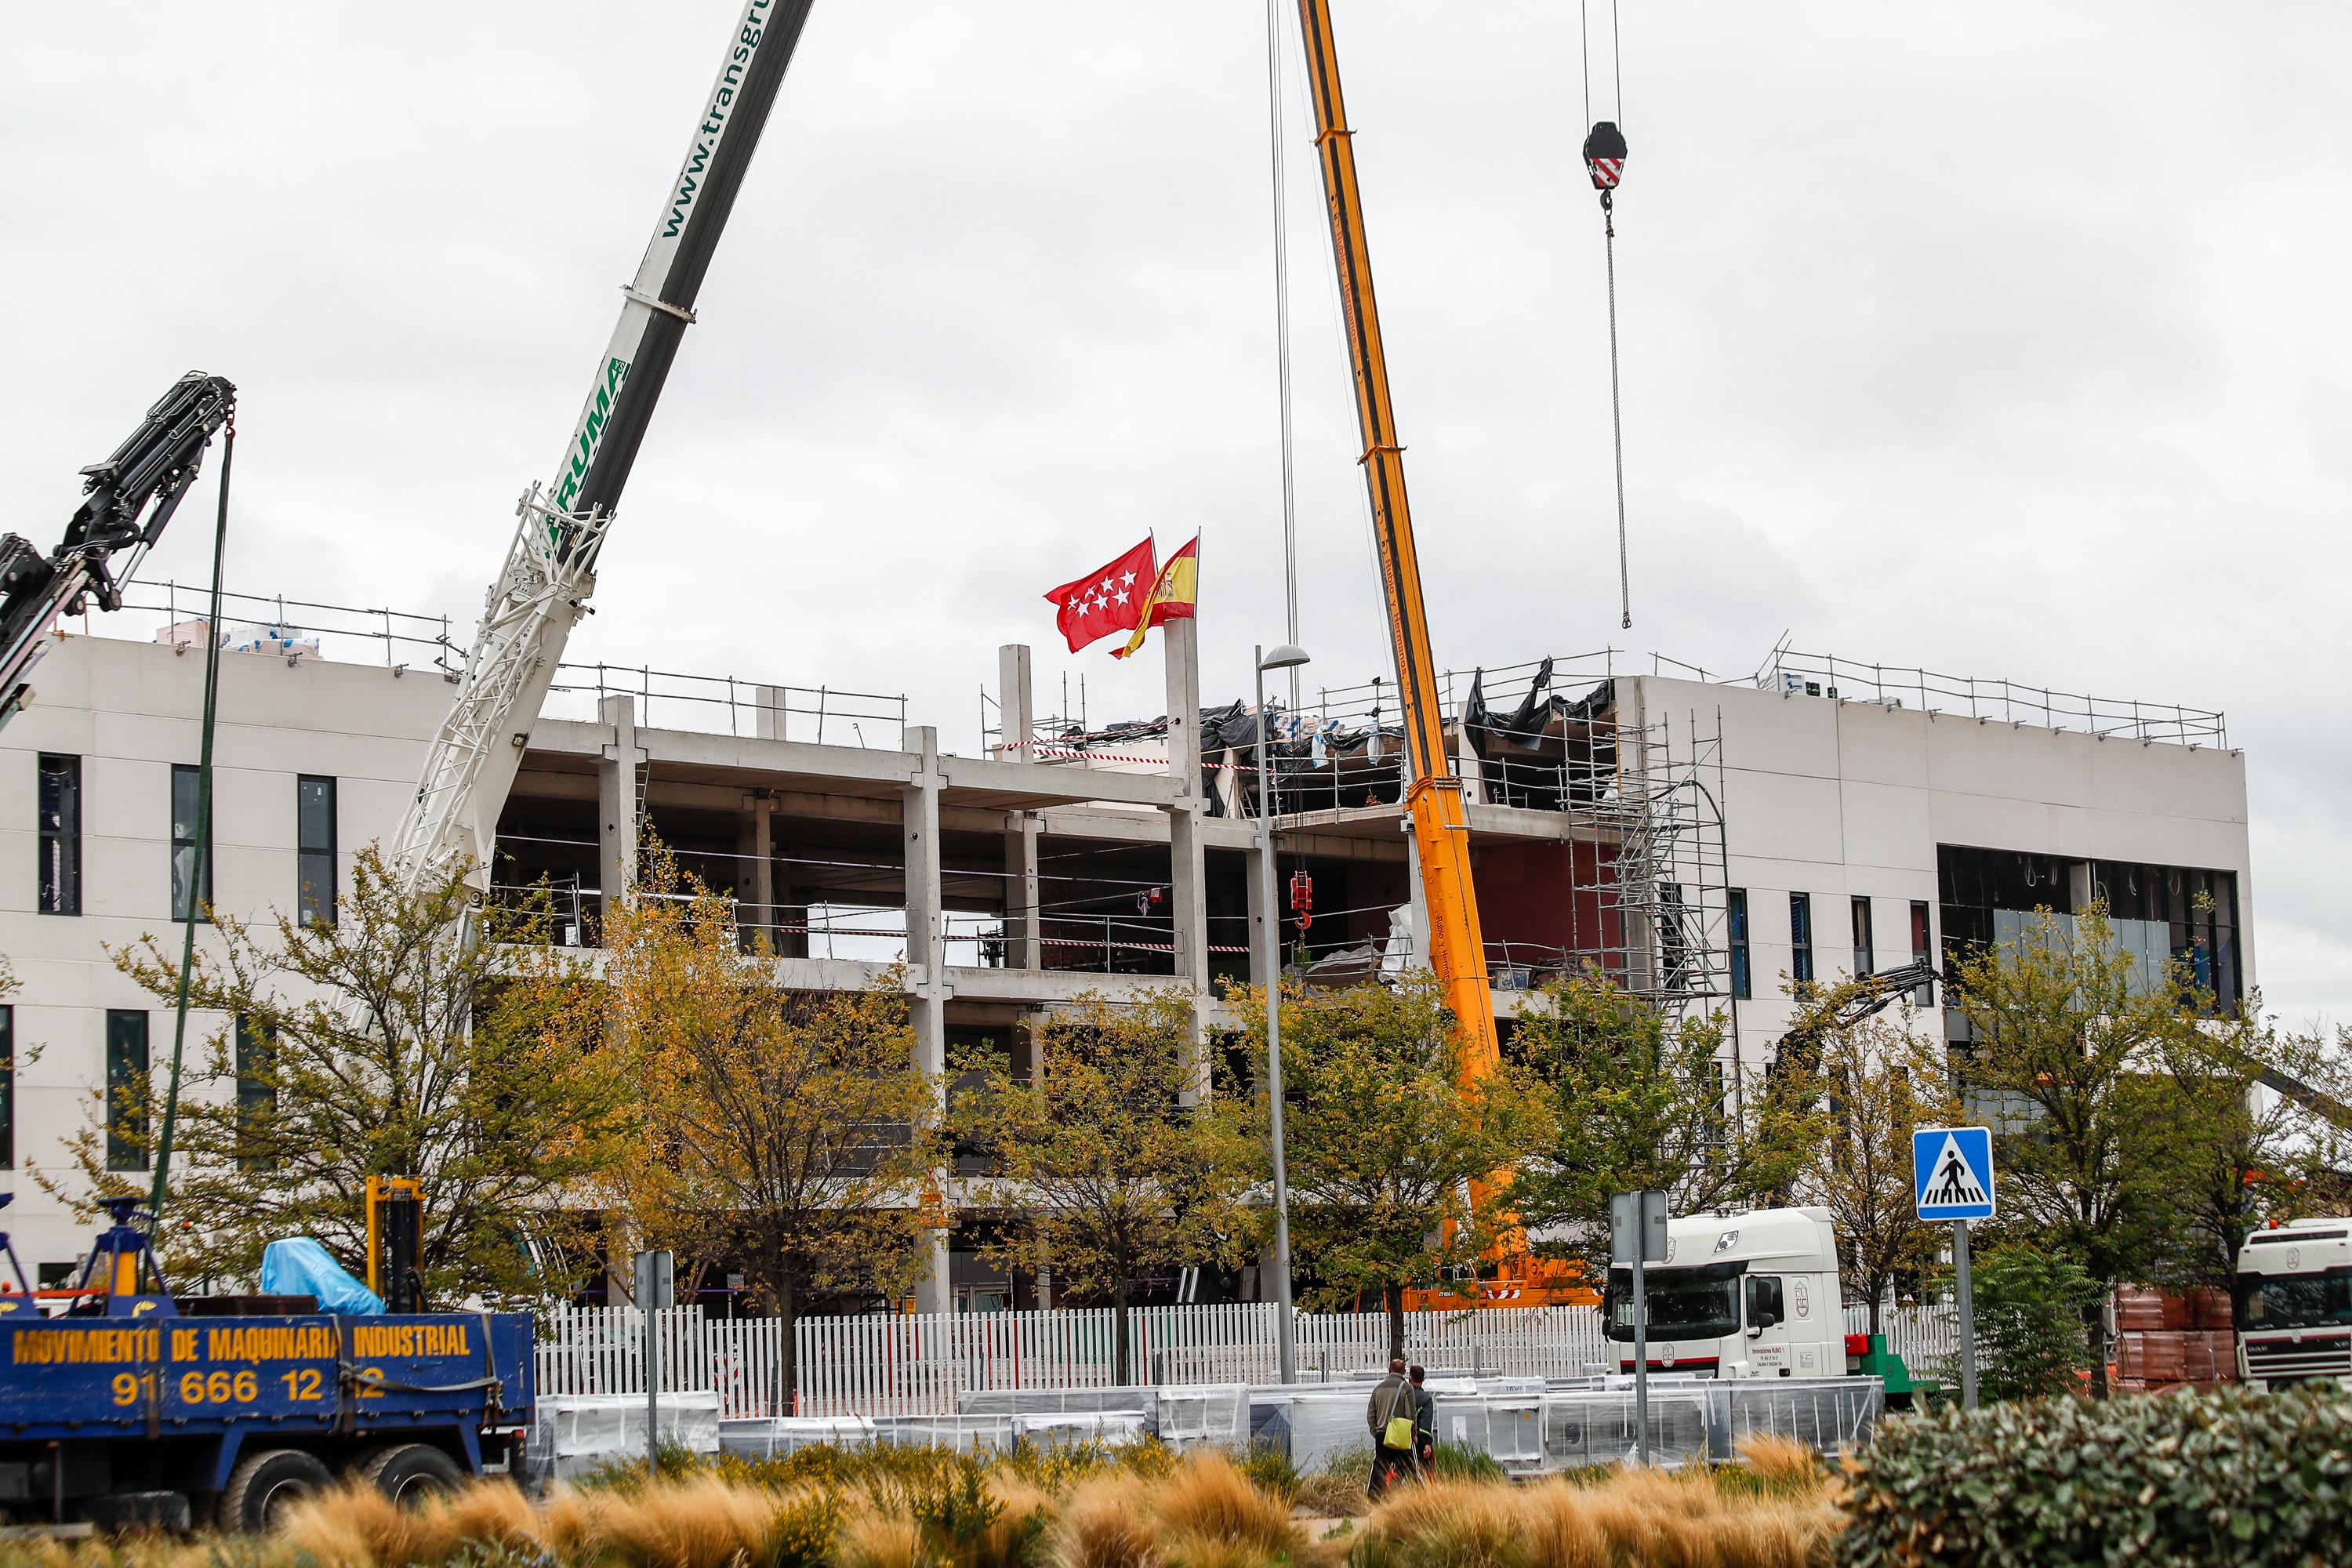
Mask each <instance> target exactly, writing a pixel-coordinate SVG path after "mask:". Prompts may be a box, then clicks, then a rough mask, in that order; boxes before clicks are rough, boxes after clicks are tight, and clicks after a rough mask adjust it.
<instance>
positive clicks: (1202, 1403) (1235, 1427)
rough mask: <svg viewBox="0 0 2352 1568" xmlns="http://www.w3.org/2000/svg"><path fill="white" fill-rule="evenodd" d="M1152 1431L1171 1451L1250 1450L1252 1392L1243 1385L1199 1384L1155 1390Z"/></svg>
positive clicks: (1246, 1385) (1247, 1386)
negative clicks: (1195, 1449)
mask: <svg viewBox="0 0 2352 1568" xmlns="http://www.w3.org/2000/svg"><path fill="white" fill-rule="evenodd" d="M1154 1393H1155V1400H1154V1403H1155V1405H1156V1406H1157V1412H1158V1415H1157V1420H1156V1422H1155V1424H1154V1426H1152V1428H1151V1429H1152V1430H1153V1431H1154V1432H1156V1433H1157V1434H1158V1435H1159V1437H1160V1441H1161V1442H1163V1443H1165V1444H1167V1445H1168V1446H1169V1447H1171V1448H1179V1449H1181V1448H1192V1447H1213V1448H1246V1447H1249V1440H1250V1391H1249V1385H1248V1384H1241V1383H1195V1384H1182V1385H1180V1386H1174V1387H1169V1388H1161V1389H1158V1390H1156V1391H1154Z"/></svg>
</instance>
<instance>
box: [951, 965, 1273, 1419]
mask: <svg viewBox="0 0 2352 1568" xmlns="http://www.w3.org/2000/svg"><path fill="white" fill-rule="evenodd" d="M1036 1058H1037V1063H1038V1069H1037V1071H1036V1073H1035V1074H1034V1076H1032V1077H1026V1078H1024V1077H1016V1076H1015V1075H1014V1074H1013V1070H1012V1066H1011V1064H1010V1062H1009V1061H1007V1060H1006V1059H1005V1058H1003V1056H1001V1055H998V1054H997V1053H995V1052H993V1051H979V1052H973V1053H971V1054H969V1055H967V1056H966V1057H965V1058H962V1059H961V1061H960V1062H959V1063H958V1064H957V1066H958V1068H959V1071H960V1074H961V1075H962V1076H964V1077H965V1078H966V1079H967V1080H968V1081H973V1087H971V1088H967V1089H964V1090H963V1091H962V1092H961V1093H959V1094H958V1095H957V1096H956V1099H955V1106H954V1114H953V1124H954V1129H955V1135H956V1140H957V1142H958V1143H959V1144H960V1145H961V1146H963V1147H965V1148H967V1149H970V1150H971V1152H974V1153H976V1154H977V1155H979V1156H980V1157H981V1158H982V1160H983V1161H985V1162H987V1163H988V1164H989V1165H990V1167H991V1170H990V1173H988V1174H985V1175H982V1176H977V1177H974V1178H971V1179H969V1180H968V1181H967V1182H966V1183H965V1192H966V1195H967V1197H968V1198H969V1199H971V1201H972V1202H974V1203H976V1204H979V1205H983V1206H988V1207H992V1208H993V1209H995V1210H996V1211H997V1212H998V1214H999V1215H1000V1216H1001V1222H1002V1223H1001V1225H1000V1226H999V1228H998V1230H997V1233H996V1234H997V1239H996V1240H995V1241H993V1242H992V1243H991V1244H990V1245H988V1246H987V1247H983V1248H982V1256H984V1257H986V1258H989V1259H990V1261H991V1262H992V1263H994V1264H995V1265H997V1266H999V1267H1006V1268H1038V1267H1041V1266H1042V1267H1045V1268H1051V1269H1052V1270H1053V1272H1054V1278H1055V1282H1056V1284H1057V1285H1060V1286H1066V1287H1068V1288H1071V1289H1077V1290H1080V1291H1085V1292H1087V1293H1091V1294H1102V1295H1108V1297H1109V1298H1110V1300H1111V1304H1112V1305H1113V1306H1114V1307H1115V1308H1117V1309H1118V1320H1117V1321H1118V1327H1117V1331H1116V1356H1117V1362H1118V1378H1119V1380H1120V1381H1121V1382H1123V1383H1124V1382H1128V1381H1131V1380H1132V1377H1133V1374H1134V1370H1135V1369H1134V1367H1133V1365H1132V1364H1131V1363H1132V1356H1133V1343H1134V1338H1133V1333H1132V1326H1131V1323H1130V1321H1129V1319H1130V1313H1129V1303H1130V1300H1131V1298H1132V1292H1133V1290H1134V1287H1135V1284H1136V1281H1137V1280H1139V1279H1142V1278H1143V1277H1145V1276H1147V1275H1149V1274H1151V1273H1154V1272H1157V1271H1160V1270H1161V1269H1168V1268H1175V1267H1178V1266H1181V1265H1186V1264H1199V1263H1206V1262H1211V1261H1215V1262H1222V1263H1227V1264H1232V1263H1237V1262H1239V1261H1240V1260H1241V1259H1242V1258H1244V1257H1246V1256H1248V1254H1249V1252H1250V1251H1251V1249H1252V1248H1253V1247H1255V1244H1256V1240H1257V1237H1258V1232H1259V1225H1258V1221H1257V1216H1256V1215H1255V1213H1254V1212H1253V1211H1252V1210H1251V1209H1250V1208H1249V1206H1248V1205H1247V1203H1246V1198H1247V1196H1248V1194H1249V1191H1250V1189H1251V1187H1252V1185H1253V1184H1255V1180H1256V1178H1257V1176H1258V1173H1259V1169H1260V1163H1259V1155H1260V1145H1259V1143H1258V1142H1257V1141H1256V1140H1255V1139H1254V1138H1253V1137H1252V1135H1251V1126H1252V1122H1251V1118H1250V1116H1249V1112H1248V1109H1247V1107H1245V1106H1244V1105H1242V1104H1239V1103H1237V1102H1235V1101H1234V1100H1231V1099H1230V1098H1229V1097H1223V1098H1218V1097H1213V1098H1212V1099H1211V1100H1209V1101H1208V1102H1207V1103H1205V1104H1200V1105H1194V1104H1189V1103H1187V1100H1188V1098H1189V1095H1190V1091H1191V1089H1192V1085H1193V1083H1194V1077H1193V1070H1192V1069H1193V1065H1194V1047H1193V1046H1192V1000H1191V998H1190V997H1189V996H1187V995H1186V994H1183V993H1181V992H1177V991H1172V990H1171V991H1162V992H1154V993H1149V994H1145V995H1143V996H1141V997H1139V998H1138V999H1137V1000H1135V1001H1134V1002H1132V1003H1129V1004H1124V1005H1120V1004H1114V1003H1112V1002H1109V1001H1108V1000H1106V999H1105V998H1103V997H1101V996H1099V995H1096V994H1086V995H1082V996H1080V997H1079V998H1077V1000H1076V1001H1075V1002H1073V1003H1072V1004H1070V1005H1068V1006H1066V1007H1058V1008H1055V1010H1054V1011H1053V1012H1052V1013H1050V1014H1049V1015H1047V1016H1046V1018H1045V1022H1044V1023H1043V1024H1042V1025H1040V1026H1037V1030H1036Z"/></svg>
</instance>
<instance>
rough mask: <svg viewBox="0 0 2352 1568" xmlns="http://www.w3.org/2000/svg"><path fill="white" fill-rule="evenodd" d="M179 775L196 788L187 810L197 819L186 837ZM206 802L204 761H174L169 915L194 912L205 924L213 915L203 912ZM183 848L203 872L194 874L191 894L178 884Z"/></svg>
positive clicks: (207, 880) (209, 895) (208, 860)
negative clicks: (182, 828) (194, 885)
mask: <svg viewBox="0 0 2352 1568" xmlns="http://www.w3.org/2000/svg"><path fill="white" fill-rule="evenodd" d="M182 779H186V780H187V781H189V785H190V787H191V788H192V789H194V791H195V795H194V804H193V805H192V807H191V810H190V813H189V815H190V816H193V817H194V818H195V819H196V821H195V832H194V837H187V838H183V837H181V836H180V781H181V780H182ZM205 805H206V803H205V796H204V768H203V765H202V764H200V763H173V764H172V796H171V809H172V817H171V824H170V826H171V830H172V858H171V882H170V886H169V888H168V889H167V893H168V896H169V897H170V899H171V903H172V919H173V921H186V920H187V919H188V918H189V917H190V916H191V915H192V914H193V915H194V918H195V919H196V920H198V921H202V922H204V923H205V924H207V925H209V924H210V923H211V922H212V916H210V915H209V914H207V913H205V906H206V905H208V904H210V903H211V902H212V901H213V846H212V837H213V834H212V826H213V825H212V823H211V822H210V821H209V820H207V818H209V817H210V816H211V813H210V812H209V811H208V810H206V809H205ZM183 850H186V851H188V852H189V853H190V854H192V855H194V857H195V861H194V864H195V865H196V867H197V868H199V869H200V870H201V872H202V875H200V876H198V877H197V878H196V882H197V883H198V886H197V887H196V888H195V889H194V890H193V896H191V894H190V892H189V890H188V889H184V888H183V887H182V886H181V880H180V853H181V851H183Z"/></svg>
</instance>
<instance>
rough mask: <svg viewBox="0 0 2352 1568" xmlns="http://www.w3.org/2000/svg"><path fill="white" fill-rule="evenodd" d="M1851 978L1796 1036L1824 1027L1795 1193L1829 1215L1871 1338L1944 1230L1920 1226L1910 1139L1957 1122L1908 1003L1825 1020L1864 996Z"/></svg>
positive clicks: (1811, 1005)
mask: <svg viewBox="0 0 2352 1568" xmlns="http://www.w3.org/2000/svg"><path fill="white" fill-rule="evenodd" d="M1862 984H1863V983H1861V982H1853V981H1849V982H1847V983H1845V984H1839V985H1833V986H1827V987H1823V988H1821V989H1819V990H1816V991H1813V992H1811V993H1809V994H1807V995H1806V996H1805V997H1804V999H1803V1001H1802V1002H1801V1005H1800V1007H1799V1010H1798V1016H1797V1018H1796V1020H1795V1021H1794V1022H1793V1023H1792V1024H1791V1026H1790V1033H1791V1034H1796V1033H1799V1032H1801V1031H1804V1030H1806V1029H1808V1028H1809V1027H1811V1026H1815V1025H1816V1024H1817V1023H1818V1024H1819V1025H1820V1027H1819V1032H1818V1035H1817V1038H1818V1041H1819V1060H1818V1061H1817V1062H1816V1063H1813V1064H1811V1068H1812V1076H1813V1078H1814V1079H1815V1091H1816V1092H1817V1093H1818V1095H1819V1096H1820V1099H1819V1101H1818V1105H1819V1115H1818V1118H1817V1123H1816V1124H1817V1126H1818V1128H1819V1132H1818V1136H1817V1137H1816V1138H1815V1139H1814V1141H1813V1142H1812V1146H1811V1150H1810V1151H1809V1152H1808V1156H1807V1159H1806V1163H1805V1167H1804V1170H1803V1172H1802V1173H1801V1175H1800V1176H1799V1177H1798V1179H1797V1183H1796V1187H1797V1191H1798V1193H1799V1194H1801V1196H1803V1197H1804V1198H1806V1199H1807V1200H1808V1201H1811V1202H1814V1203H1818V1204H1820V1205H1822V1206H1823V1207H1825V1208H1827V1209H1828V1210H1829V1211H1830V1219H1831V1222H1832V1224H1833V1225H1834V1226H1836V1228H1837V1237H1838V1261H1839V1266H1840V1270H1841V1272H1842V1274H1843V1277H1844V1285H1845V1295H1846V1299H1847V1300H1849V1301H1856V1302H1861V1303H1863V1304H1864V1305H1865V1306H1866V1307H1867V1308H1868V1309H1869V1311H1870V1331H1871V1332H1873V1333H1876V1332H1877V1331H1879V1328H1880V1326H1881V1324H1880V1310H1881V1307H1882V1304H1883V1303H1884V1302H1885V1299H1886V1296H1887V1294H1888V1292H1889V1290H1890V1289H1892V1287H1893V1284H1894V1281H1895V1277H1896V1276H1897V1275H1898V1274H1903V1273H1915V1272H1922V1271H1924V1270H1925V1269H1926V1268H1927V1267H1928V1266H1929V1265H1930V1264H1931V1263H1932V1262H1933V1260H1934V1257H1935V1249H1936V1243H1937V1237H1938V1231H1939V1227H1937V1226H1934V1225H1930V1224H1923V1223H1922V1222H1921V1221H1920V1219H1919V1216H1918V1210H1917V1206H1916V1201H1915V1194H1914V1190H1913V1182H1912V1169H1911V1134H1912V1133H1913V1131H1916V1130H1917V1129H1919V1128H1922V1127H1948V1126H1952V1125H1954V1124H1956V1123H1957V1122H1958V1120H1959V1105H1958V1100H1957V1099H1956V1098H1955V1097H1954V1095H1953V1094H1952V1089H1951V1075H1950V1073H1949V1072H1948V1070H1947V1068H1946V1067H1945V1065H1944V1062H1943V1059H1942V1057H1943V1053H1942V1050H1941V1047H1940V1042H1930V1041H1928V1040H1926V1039H1923V1038H1921V1037H1920V1036H1919V1034H1918V1031H1917V1026H1916V1025H1917V1020H1916V1017H1915V1016H1914V1014H1913V1012H1912V1009H1911V1008H1910V1006H1909V1005H1907V1004H1905V1005H1903V1006H1902V1007H1901V1010H1900V1011H1899V1012H1896V1013H1895V1014H1893V1015H1891V1016H1890V1015H1889V1014H1885V1013H1881V1014H1878V1015H1875V1016H1870V1017H1866V1018H1864V1019H1862V1020H1860V1021H1859V1022H1856V1023H1852V1024H1846V1025H1843V1026H1838V1025H1835V1024H1832V1023H1828V1022H1826V1021H1827V1020H1832V1019H1834V1018H1835V1017H1836V1016H1837V1015H1838V1013H1839V1011H1840V1010H1841V1009H1842V1008H1843V1006H1844V1005H1846V1004H1847V1003H1848V1001H1850V1000H1851V999H1852V998H1853V996H1854V995H1855V994H1857V993H1858V992H1859V990H1860V988H1861V986H1862Z"/></svg>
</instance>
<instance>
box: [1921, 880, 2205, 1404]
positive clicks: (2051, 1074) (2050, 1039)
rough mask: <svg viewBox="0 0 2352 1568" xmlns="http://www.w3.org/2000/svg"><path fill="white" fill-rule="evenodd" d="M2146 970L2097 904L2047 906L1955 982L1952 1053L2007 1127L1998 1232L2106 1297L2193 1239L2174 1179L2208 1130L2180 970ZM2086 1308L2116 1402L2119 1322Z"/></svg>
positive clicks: (1997, 1131) (1995, 1122)
mask: <svg viewBox="0 0 2352 1568" xmlns="http://www.w3.org/2000/svg"><path fill="white" fill-rule="evenodd" d="M2136 967H2137V965H2136V963H2135V961H2134V960H2133V958H2132V957H2131V956H2130V955H2129V954H2126V953H2124V952H2120V951H2119V950H2118V948H2117V947H2116V941H2115V936H2114V932H2113V931H2112V929H2111V928H2110V927H2109V926H2108V924H2107V921H2106V919H2105V915H2104V913H2103V912H2102V911H2100V910H2097V909H2093V910H2088V911H2086V912H2085V913H2084V914H2082V915H2080V916H2077V917H2075V918H2074V920H2073V921H2071V922H2069V921H2062V920H2061V919H2059V918H2058V917H2057V916H2054V915H2053V914H2052V913H2051V912H2050V911H2048V910H2042V911H2041V913H2040V916H2039V919H2038V920H2037V921H2036V923H2035V924H2034V925H2033V926H2032V928H2030V929H2028V930H2027V931H2025V932H2024V933H2023V934H2022V935H2021V936H2020V938H2019V939H2018V940H2016V941H2014V942H2002V943H2000V944H1998V945H1996V946H1993V947H1990V948H1988V949H1986V950H1984V951H1983V952H1979V953H1977V954H1975V955H1973V956H1971V957H1969V958H1966V959H1964V960H1963V961H1961V963H1959V964H1958V965H1957V966H1956V970H1955V973H1953V975H1952V984H1951V986H1950V994H1951V999H1952V1002H1953V1004H1954V1005H1956V1006H1958V1008H1959V1010H1960V1012H1961V1014H1962V1015H1963V1016H1965V1017H1966V1018H1967V1020H1968V1023H1969V1033H1970V1035H1971V1037H1972V1039H1971V1043H1970V1046H1969V1048H1968V1049H1966V1050H1965V1051H1956V1052H1955V1053H1954V1057H1955V1065H1956V1067H1957V1068H1958V1073H1959V1076H1960V1081H1961V1089H1962V1092H1963V1095H1964V1097H1965V1098H1966V1100H1967V1101H1968V1103H1969V1108H1970V1110H1971V1112H1972V1113H1973V1114H1975V1115H1977V1116H1979V1117H1983V1118H1987V1119H1989V1120H1990V1122H1991V1124H1992V1126H1993V1132H1994V1150H1993V1163H1994V1167H1995V1169H1996V1170H1997V1171H1998V1172H1999V1173H2000V1202H2001V1217H2000V1222H1999V1227H1998V1228H1999V1230H2000V1233H2002V1234H2003V1235H2006V1236H2008V1237H2015V1238H2019V1239H2023V1240H2028V1241H2031V1242H2032V1243H2034V1244H2035V1245H2036V1246H2037V1247H2040V1248H2041V1249H2042V1251H2044V1252H2046V1253H2049V1254H2053V1255H2055V1256H2061V1257H2063V1258H2068V1259H2070V1260H2072V1261H2073V1262H2074V1263H2076V1264H2077V1265H2079V1266H2080V1267H2081V1268H2082V1269H2083V1271H2084V1274H2085V1275H2086V1276H2088V1278H2089V1279H2091V1280H2092V1282H2093V1283H2094V1284H2095V1285H2096V1286H2097V1287H2098V1292H2097V1294H2098V1295H2100V1296H2104V1295H2105V1293H2107V1292H2108V1291H2111V1290H2113V1289H2115V1287H2116V1285H2117V1284H2119V1283H2122V1282H2125V1281H2126V1280H2131V1279H2140V1278H2145V1277H2146V1276H2147V1273H2148V1272H2149V1271H2151V1270H2152V1269H2153V1268H2155V1267H2156V1266H2157V1265H2158V1262H2159V1260H2161V1259H2162V1258H2165V1257H2166V1256H2167V1255H2168V1253H2170V1252H2172V1251H2174V1250H2175V1249H2177V1247H2179V1238H2180V1236H2181V1232H2182V1227H2183V1226H2184V1224H2185V1216H2186V1210H2185V1207H2184V1205H2183V1202H2182V1195H2181V1194H2180V1192H2179V1190H2178V1188H2177V1186H2176V1184H2175V1182H2176V1179H2177V1174H2178V1173H2179V1170H2180V1168H2181V1166H2182V1163H2183V1160H2184V1157H2185V1156H2184V1147H2185V1143H2186V1142H2187V1141H2188V1140H2189V1139H2190V1138H2192V1137H2194V1136H2195V1134H2196V1129H2195V1128H2194V1127H2193V1125H2191V1117H2192V1115H2193V1112H2194V1107H2192V1106H2191V1105H2190V1104H2189V1103H2188V1102H2187V1101H2186V1100H2184V1099H2183V1097H2182V1095H2181V1094H2180V1092H2179V1089H2178V1087H2177V1085H2176V1084H2175V1083H2174V1082H2173V1080H2172V1079H2170V1078H2169V1077H2168V1075H2167V1074H2166V1073H2165V1071H2164V1064H2165V1062H2166V1060H2167V1059H2168V1057H2180V1056H2181V1055H2182V1053H2188V1052H2195V1051H2201V1050H2202V1049H2203V1047H2202V1046H2201V1045H2200V1044H2199V1042H2198V1040H2197V1037H2198V1036H2199V1035H2200V1032H2201V1031H2200V1021H2199V1020H2198V1019H2197V1018H2195V1017H2193V1016H2190V1014H2189V1011H2188V1009H2187V1008H2185V1007H2184V1005H2183V989H2182V988H2181V987H2179V984H2178V983H2179V979H2180V976H2179V974H2178V973H2176V974H2175V975H2174V976H2173V977H2172V979H2173V982H2174V984H2158V985H2154V986H2149V985H2147V984H2140V983H2138V978H2137V976H2136V975H2135V970H2136ZM2191 1000H2192V1002H2193V998H2192V999H2191ZM2183 1059H2185V1058H2183ZM2083 1313H2084V1331H2085V1332H2086V1334H2088V1336H2089V1337H2090V1344H2091V1353H2092V1379H2093V1385H2094V1392H2095V1393H2096V1394H2099V1395H2100V1396H2101V1397H2105V1394H2106V1391H2107V1390H2106V1342H2105V1328H2104V1326H2103V1324H2102V1322H2101V1321H2100V1315H2099V1310H2098V1308H2097V1305H2096V1303H2095V1301H2094V1302H2093V1303H2092V1304H2090V1305H2087V1306H2085V1307H2084V1309H2083Z"/></svg>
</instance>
